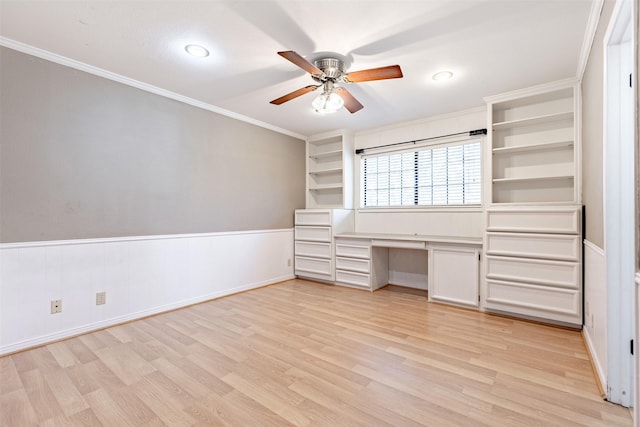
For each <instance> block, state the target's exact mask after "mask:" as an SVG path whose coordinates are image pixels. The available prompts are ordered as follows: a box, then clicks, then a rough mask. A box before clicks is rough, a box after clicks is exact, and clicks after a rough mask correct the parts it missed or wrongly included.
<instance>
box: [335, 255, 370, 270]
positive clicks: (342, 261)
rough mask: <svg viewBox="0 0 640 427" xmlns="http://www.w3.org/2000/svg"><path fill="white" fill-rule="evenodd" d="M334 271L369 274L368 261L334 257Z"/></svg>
mask: <svg viewBox="0 0 640 427" xmlns="http://www.w3.org/2000/svg"><path fill="white" fill-rule="evenodd" d="M336 269H341V270H349V271H358V272H360V273H369V272H370V271H371V270H370V269H371V267H370V262H369V260H368V259H355V258H342V257H336Z"/></svg>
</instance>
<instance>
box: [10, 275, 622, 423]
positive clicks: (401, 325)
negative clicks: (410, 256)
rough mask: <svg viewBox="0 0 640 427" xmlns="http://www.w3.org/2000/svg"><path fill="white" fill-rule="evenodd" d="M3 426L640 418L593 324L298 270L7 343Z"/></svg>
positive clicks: (613, 420) (603, 420)
mask: <svg viewBox="0 0 640 427" xmlns="http://www.w3.org/2000/svg"><path fill="white" fill-rule="evenodd" d="M0 378H1V380H0V425H2V426H11V427H15V426H19V427H22V426H99V425H103V426H118V427H120V426H205V425H213V426H288V425H299V426H368V427H370V426H554V425H555V426H630V425H631V424H632V421H631V415H630V412H629V410H628V409H626V408H622V407H620V406H617V405H613V404H610V403H607V402H604V401H603V400H602V399H601V397H600V395H599V393H598V388H597V386H596V383H595V380H594V377H593V373H592V370H591V366H590V364H589V360H588V358H587V354H586V350H585V348H584V344H583V342H582V339H581V335H580V333H579V332H576V331H570V330H564V329H559V328H554V327H549V326H543V325H538V324H533V323H528V322H523V321H518V320H513V319H507V318H502V317H497V316H491V315H486V314H482V313H477V312H474V311H470V310H464V309H457V308H452V307H448V306H444V305H440V304H432V303H428V302H427V301H426V298H425V297H424V296H422V295H415V294H412V293H406V292H398V291H397V290H393V289H382V290H379V291H377V292H374V293H369V292H365V291H359V290H353V289H348V288H341V287H335V286H329V285H322V284H318V283H312V282H307V281H304V280H292V281H288V282H285V283H282V284H278V285H273V286H268V287H265V288H261V289H257V290H253V291H250V292H245V293H241V294H238V295H233V296H230V297H226V298H221V299H218V300H215V301H210V302H207V303H203V304H199V305H195V306H192V307H188V308H185V309H181V310H177V311H173V312H170V313H166V314H162V315H158V316H154V317H150V318H147V319H143V320H139V321H135V322H131V323H127V324H124V325H121V326H116V327H112V328H108V329H105V330H101V331H97V332H93V333H90V334H86V335H83V336H80V337H77V338H72V339H68V340H65V341H61V342H57V343H54V344H51V345H47V346H44V347H40V348H36V349H33V350H28V351H24V352H21V353H17V354H14V355H11V356H7V357H3V358H0Z"/></svg>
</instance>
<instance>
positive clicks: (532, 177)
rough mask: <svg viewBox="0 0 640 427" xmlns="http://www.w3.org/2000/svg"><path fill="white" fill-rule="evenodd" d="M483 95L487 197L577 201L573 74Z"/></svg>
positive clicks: (514, 201) (508, 200) (531, 201)
mask: <svg viewBox="0 0 640 427" xmlns="http://www.w3.org/2000/svg"><path fill="white" fill-rule="evenodd" d="M485 100H486V101H487V104H488V114H489V119H488V121H489V141H490V144H491V149H490V150H489V152H490V153H491V156H490V159H489V160H488V165H489V166H488V168H487V169H488V171H489V176H488V178H489V179H488V181H489V182H490V183H491V184H490V188H491V191H490V194H489V201H490V203H491V204H545V203H548V204H557V203H568V204H573V203H579V179H578V175H579V174H578V171H579V166H580V165H579V150H578V148H579V145H578V144H577V143H576V141H578V139H579V132H578V121H577V118H578V117H579V114H578V113H579V105H578V100H579V97H578V86H577V83H576V82H575V80H566V81H562V82H558V83H553V84H549V85H543V86H538V87H535V88H531V89H525V90H520V91H516V92H510V93H507V94H502V95H496V96H493V97H489V98H486V99H485Z"/></svg>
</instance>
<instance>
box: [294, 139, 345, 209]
mask: <svg viewBox="0 0 640 427" xmlns="http://www.w3.org/2000/svg"><path fill="white" fill-rule="evenodd" d="M353 156H354V152H353V137H352V136H351V135H350V134H348V133H346V132H332V133H328V134H322V135H317V136H313V137H311V138H309V140H307V200H306V202H307V209H322V208H339V209H352V208H353Z"/></svg>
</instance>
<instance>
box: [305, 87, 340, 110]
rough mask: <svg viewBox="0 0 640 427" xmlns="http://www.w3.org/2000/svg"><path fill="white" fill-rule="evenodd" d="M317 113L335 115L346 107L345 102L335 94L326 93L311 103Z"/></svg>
mask: <svg viewBox="0 0 640 427" xmlns="http://www.w3.org/2000/svg"><path fill="white" fill-rule="evenodd" d="M311 105H312V106H313V108H314V110H315V111H316V113H320V114H331V113H335V112H336V111H338V110H339V109H341V108H342V107H343V106H344V100H343V99H342V97H340V95H338V94H337V93H335V92H328V93H327V92H324V93H322V94H321V95H319V96H318V97H316V99H314V100H313V102H312V103H311Z"/></svg>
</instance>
